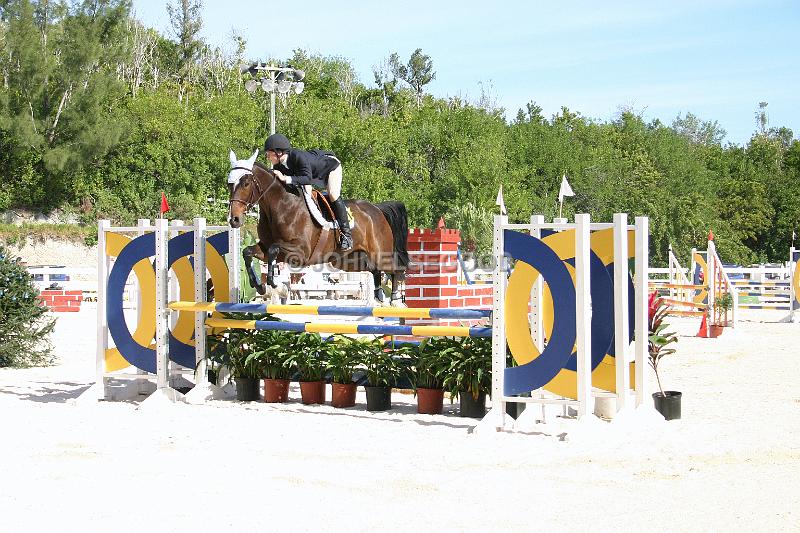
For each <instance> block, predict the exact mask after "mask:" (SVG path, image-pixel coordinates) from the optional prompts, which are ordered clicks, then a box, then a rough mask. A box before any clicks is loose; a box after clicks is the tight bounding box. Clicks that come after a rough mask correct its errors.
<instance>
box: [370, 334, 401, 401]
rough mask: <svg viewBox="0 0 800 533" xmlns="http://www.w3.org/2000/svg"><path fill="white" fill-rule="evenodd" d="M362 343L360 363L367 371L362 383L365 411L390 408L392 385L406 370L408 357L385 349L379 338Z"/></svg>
mask: <svg viewBox="0 0 800 533" xmlns="http://www.w3.org/2000/svg"><path fill="white" fill-rule="evenodd" d="M362 343H363V345H364V350H363V351H362V356H363V359H362V360H361V363H362V364H363V365H364V370H365V371H366V373H367V383H366V384H365V385H364V389H365V390H366V392H367V411H387V410H389V409H391V408H392V386H393V385H394V384H395V383H396V382H397V380H398V379H399V378H402V377H404V376H405V375H406V374H407V372H408V368H409V366H410V365H409V364H408V359H407V358H405V357H403V356H402V355H396V354H395V351H394V350H391V349H385V348H384V346H383V341H382V340H381V339H380V338H376V339H374V340H371V341H362Z"/></svg>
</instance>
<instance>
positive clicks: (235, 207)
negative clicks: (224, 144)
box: [228, 149, 263, 228]
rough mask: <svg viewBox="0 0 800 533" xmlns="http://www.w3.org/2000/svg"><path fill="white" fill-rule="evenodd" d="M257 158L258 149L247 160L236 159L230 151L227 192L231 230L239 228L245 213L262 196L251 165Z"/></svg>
mask: <svg viewBox="0 0 800 533" xmlns="http://www.w3.org/2000/svg"><path fill="white" fill-rule="evenodd" d="M256 157H258V149H256V151H255V152H253V155H251V156H250V158H249V159H237V158H236V154H235V153H234V152H233V150H231V152H230V154H229V158H230V161H231V171H230V172H229V173H228V190H229V191H230V193H231V199H230V205H229V211H228V224H230V226H231V227H232V228H238V227H241V225H242V224H244V217H245V215H246V214H247V211H248V210H249V209H250V208H251V207H253V205H255V204H256V203H258V200H259V198H260V197H261V196H262V195H263V192H261V184H260V183H259V181H258V179H257V178H256V177H255V175H254V173H253V165H254V164H255V161H256Z"/></svg>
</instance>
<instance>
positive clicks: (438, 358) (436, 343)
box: [412, 337, 457, 389]
mask: <svg viewBox="0 0 800 533" xmlns="http://www.w3.org/2000/svg"><path fill="white" fill-rule="evenodd" d="M456 349H457V347H456V346H454V345H453V340H452V339H451V338H449V337H430V338H427V339H425V340H423V341H422V342H421V343H420V345H419V347H415V348H414V350H413V351H412V356H413V373H412V383H413V384H414V388H415V389H417V388H421V389H442V388H444V378H445V376H446V375H447V371H448V369H449V367H450V361H451V356H450V354H451V353H452V352H453V351H454V350H456Z"/></svg>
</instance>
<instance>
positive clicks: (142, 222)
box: [125, 218, 152, 396]
mask: <svg viewBox="0 0 800 533" xmlns="http://www.w3.org/2000/svg"><path fill="white" fill-rule="evenodd" d="M136 227H137V228H138V229H137V230H136V236H137V237H141V236H142V235H144V234H145V233H147V232H148V230H150V228H152V225H151V224H150V219H149V218H140V219H137V220H136ZM126 285H127V284H126ZM133 286H134V287H135V296H136V302H135V305H136V317H137V320H141V318H142V316H141V315H142V290H141V287H140V286H139V278H138V277H137V276H133ZM125 292H126V293H129V291H128V290H126V291H125ZM127 296H128V301H129V302H131V305H134V302H133V295H132V294H127ZM136 373H137V374H139V375H142V376H146V375H147V372H146V371H144V370H142V369H141V368H137V369H136ZM136 386H137V388H138V391H139V395H140V396H141V395H144V394H147V391H148V387H147V386H148V381H147V380H145V379H144V378H143V379H137V380H136Z"/></svg>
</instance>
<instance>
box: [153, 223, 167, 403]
mask: <svg viewBox="0 0 800 533" xmlns="http://www.w3.org/2000/svg"><path fill="white" fill-rule="evenodd" d="M167 228H168V226H167V220H166V219H163V218H159V219H156V227H155V233H156V235H155V241H156V243H155V252H156V269H155V270H156V272H155V273H156V374H157V377H158V380H157V385H158V388H159V389H167V388H169V308H168V307H167V299H168V295H167V291H168V277H169V276H168V268H169V260H168V258H167V249H168V241H169V239H168V232H167Z"/></svg>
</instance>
